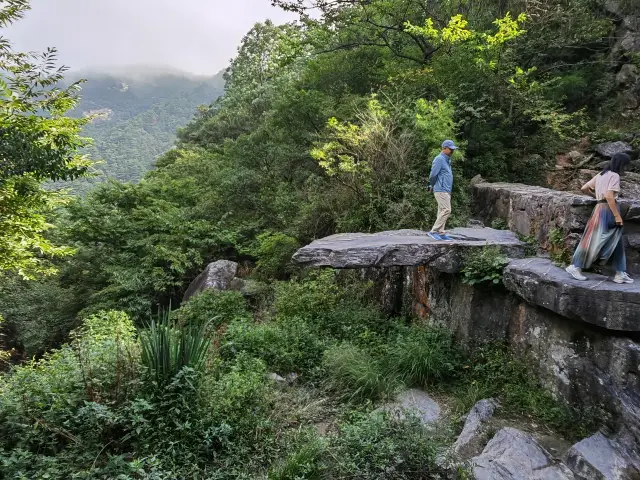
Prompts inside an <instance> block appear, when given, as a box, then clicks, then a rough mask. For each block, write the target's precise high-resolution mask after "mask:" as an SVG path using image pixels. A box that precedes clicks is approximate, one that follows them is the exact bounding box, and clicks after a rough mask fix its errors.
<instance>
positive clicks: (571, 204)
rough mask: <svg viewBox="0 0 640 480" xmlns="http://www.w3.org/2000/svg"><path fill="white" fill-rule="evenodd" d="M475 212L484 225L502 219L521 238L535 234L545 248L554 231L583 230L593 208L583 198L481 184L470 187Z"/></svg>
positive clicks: (518, 186)
mask: <svg viewBox="0 0 640 480" xmlns="http://www.w3.org/2000/svg"><path fill="white" fill-rule="evenodd" d="M473 198H474V204H475V208H476V213H477V215H478V217H479V218H480V219H482V220H483V221H484V222H485V223H486V224H491V222H492V221H493V220H495V219H497V218H500V219H503V220H505V221H506V222H507V224H508V225H509V228H510V229H511V230H512V231H514V232H517V233H519V234H520V235H534V236H535V238H536V240H537V241H538V243H539V244H540V245H541V246H542V247H543V248H547V247H548V243H549V233H550V232H551V230H553V229H554V228H558V229H561V230H563V231H565V232H574V231H582V230H583V229H584V226H585V225H586V222H587V220H588V219H589V216H590V215H591V212H592V210H593V206H594V205H595V200H594V199H592V198H590V197H587V196H586V195H577V194H574V193H570V192H559V191H556V190H551V189H548V188H543V187H536V186H532V185H523V184H519V183H481V184H478V185H475V186H474V187H473Z"/></svg>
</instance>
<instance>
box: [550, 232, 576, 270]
mask: <svg viewBox="0 0 640 480" xmlns="http://www.w3.org/2000/svg"><path fill="white" fill-rule="evenodd" d="M549 253H550V254H551V260H553V262H554V263H555V264H557V265H560V266H563V267H566V266H567V265H569V264H570V263H571V252H570V251H569V249H567V245H566V236H565V233H564V232H563V231H562V230H561V229H559V228H554V229H552V230H551V232H549Z"/></svg>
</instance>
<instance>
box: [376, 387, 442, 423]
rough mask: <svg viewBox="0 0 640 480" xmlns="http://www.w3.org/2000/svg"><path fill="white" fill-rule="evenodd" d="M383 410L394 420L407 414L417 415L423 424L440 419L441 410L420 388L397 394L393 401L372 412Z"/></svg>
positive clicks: (400, 418) (403, 417)
mask: <svg viewBox="0 0 640 480" xmlns="http://www.w3.org/2000/svg"><path fill="white" fill-rule="evenodd" d="M381 412H385V413H387V414H389V415H390V416H391V417H392V418H394V419H396V420H404V419H405V418H406V417H407V416H408V415H415V416H417V417H418V418H419V419H420V421H421V422H422V424H423V425H425V426H428V425H433V424H434V423H436V422H437V421H438V420H439V419H440V415H441V413H442V410H441V408H440V405H438V404H437V403H436V402H435V401H434V400H433V399H432V398H431V397H430V396H429V395H427V394H426V393H425V392H423V391H422V390H417V389H410V390H406V391H405V392H402V393H401V394H400V395H398V396H397V397H396V399H395V401H394V402H393V403H391V404H389V405H384V406H382V407H380V408H378V409H377V410H375V411H374V413H381Z"/></svg>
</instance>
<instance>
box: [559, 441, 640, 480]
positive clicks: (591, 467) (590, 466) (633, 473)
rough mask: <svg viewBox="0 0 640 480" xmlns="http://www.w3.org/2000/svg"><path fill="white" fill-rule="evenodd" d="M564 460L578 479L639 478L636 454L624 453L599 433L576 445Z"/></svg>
mask: <svg viewBox="0 0 640 480" xmlns="http://www.w3.org/2000/svg"><path fill="white" fill-rule="evenodd" d="M634 457H635V458H634ZM564 460H565V463H566V464H567V465H568V466H569V468H571V470H573V472H574V473H575V474H576V475H577V476H578V478H598V479H602V480H632V479H635V478H638V477H640V471H638V469H637V463H638V461H639V459H638V456H637V454H635V453H629V452H626V451H624V450H623V449H621V448H619V447H618V445H616V444H615V442H612V441H611V440H609V439H608V438H607V437H605V436H604V435H603V434H602V433H600V432H598V433H596V434H595V435H593V436H591V437H589V438H585V439H584V440H582V441H581V442H578V443H576V444H575V445H574V446H573V447H571V449H570V450H569V451H568V452H567V454H566V455H565V459H564ZM634 464H635V465H634Z"/></svg>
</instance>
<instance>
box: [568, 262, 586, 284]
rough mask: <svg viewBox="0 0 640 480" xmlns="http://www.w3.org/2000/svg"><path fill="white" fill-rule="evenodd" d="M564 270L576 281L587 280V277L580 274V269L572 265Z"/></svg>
mask: <svg viewBox="0 0 640 480" xmlns="http://www.w3.org/2000/svg"><path fill="white" fill-rule="evenodd" d="M565 270H566V272H567V273H568V274H569V275H571V276H572V277H573V278H575V279H576V280H580V281H581V282H584V281H585V280H586V279H587V277H585V276H584V275H582V272H580V269H579V268H578V267H576V266H574V265H569V266H568V267H567V268H565Z"/></svg>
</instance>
